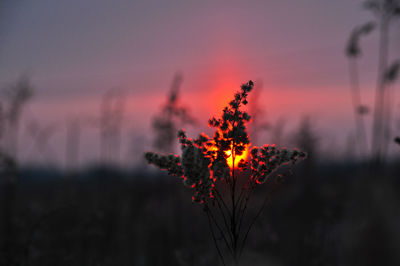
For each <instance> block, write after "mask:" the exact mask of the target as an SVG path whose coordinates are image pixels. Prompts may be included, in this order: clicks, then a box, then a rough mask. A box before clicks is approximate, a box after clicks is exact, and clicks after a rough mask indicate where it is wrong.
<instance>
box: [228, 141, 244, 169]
mask: <svg viewBox="0 0 400 266" xmlns="http://www.w3.org/2000/svg"><path fill="white" fill-rule="evenodd" d="M248 150H249V147H248V146H246V148H245V150H244V151H243V153H242V155H236V156H235V168H237V167H238V165H239V162H240V160H242V159H243V160H245V161H246V159H247V154H248ZM225 154H226V155H227V156H229V157H228V158H227V159H226V162H227V164H228V165H229V168H231V169H232V168H233V157H232V152H231V151H226V152H225Z"/></svg>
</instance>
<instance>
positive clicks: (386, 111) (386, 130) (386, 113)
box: [347, 0, 400, 166]
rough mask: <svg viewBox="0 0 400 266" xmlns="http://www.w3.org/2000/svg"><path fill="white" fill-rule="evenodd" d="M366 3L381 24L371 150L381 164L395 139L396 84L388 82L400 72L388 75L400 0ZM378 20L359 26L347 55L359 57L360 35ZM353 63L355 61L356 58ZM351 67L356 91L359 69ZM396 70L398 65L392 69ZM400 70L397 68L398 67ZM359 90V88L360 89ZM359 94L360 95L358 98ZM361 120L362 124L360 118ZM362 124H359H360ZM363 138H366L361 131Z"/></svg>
mask: <svg viewBox="0 0 400 266" xmlns="http://www.w3.org/2000/svg"><path fill="white" fill-rule="evenodd" d="M364 7H365V8H366V9H368V10H370V11H371V12H372V13H373V14H374V15H375V17H376V18H377V23H376V24H377V25H378V26H379V59H378V60H379V61H378V73H377V82H376V92H375V103H374V109H373V126H372V139H371V151H372V157H373V158H372V159H373V160H372V161H373V164H374V165H375V166H379V165H381V164H382V162H384V160H385V157H386V154H387V148H388V143H389V140H390V139H391V137H390V134H391V132H390V131H391V125H390V123H391V113H392V108H393V106H392V105H393V104H392V103H391V102H392V101H393V99H392V88H391V86H388V85H389V84H390V83H392V82H393V81H394V79H395V77H396V76H397V75H389V76H390V77H393V79H390V82H389V80H388V79H387V77H388V76H387V73H391V74H393V71H391V69H392V67H389V63H388V62H389V60H388V54H389V28H390V24H391V22H392V21H393V19H394V18H396V17H400V2H399V1H398V0H367V1H365V2H364ZM374 25H375V23H374V22H369V23H367V24H365V25H364V26H362V27H360V28H358V29H356V30H355V31H354V32H353V33H352V35H351V37H350V42H349V45H348V49H347V55H348V56H349V57H350V58H355V57H357V56H358V55H359V54H360V48H359V44H358V39H359V38H360V36H362V35H365V34H368V33H369V32H371V30H372V29H373V28H374ZM351 61H353V64H355V60H351ZM352 68H353V70H350V71H351V73H350V75H351V78H352V80H353V81H352V83H353V85H352V86H353V88H354V89H353V91H355V90H358V89H357V88H356V87H358V77H357V71H356V70H354V68H356V67H354V66H353V67H352ZM392 70H394V69H392ZM396 71H397V70H396ZM358 91H359V90H358ZM353 95H354V96H353V102H354V101H355V102H356V103H357V101H358V99H359V97H358V96H357V92H356V91H355V92H354V93H353ZM357 98H358V99H357ZM357 121H358V122H357V124H360V122H359V119H358V120H357ZM357 127H358V128H359V127H360V126H359V125H358V126H357ZM358 134H359V133H358ZM358 137H360V141H361V139H362V138H363V136H362V135H359V136H358Z"/></svg>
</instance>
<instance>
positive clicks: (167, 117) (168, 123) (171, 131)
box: [152, 73, 196, 152]
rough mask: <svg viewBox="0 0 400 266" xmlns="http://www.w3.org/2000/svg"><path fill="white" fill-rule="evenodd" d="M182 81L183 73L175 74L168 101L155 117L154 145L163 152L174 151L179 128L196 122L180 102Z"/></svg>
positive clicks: (153, 124) (153, 125)
mask: <svg viewBox="0 0 400 266" xmlns="http://www.w3.org/2000/svg"><path fill="white" fill-rule="evenodd" d="M182 81H183V77H182V75H181V74H180V73H177V74H175V76H174V79H173V81H172V85H171V89H170V92H169V95H168V99H167V102H166V104H165V105H164V106H163V107H162V109H161V111H160V113H159V114H158V115H157V116H155V117H154V119H153V123H152V127H153V129H154V132H155V134H156V135H155V139H154V144H153V145H154V147H155V148H156V149H158V150H159V151H162V152H174V140H175V136H176V133H177V132H178V128H179V127H181V126H183V125H185V124H194V123H195V122H196V120H195V119H194V118H193V117H192V116H191V115H190V114H189V109H188V108H187V107H185V106H183V105H181V104H180V103H179V89H180V87H181V84H182Z"/></svg>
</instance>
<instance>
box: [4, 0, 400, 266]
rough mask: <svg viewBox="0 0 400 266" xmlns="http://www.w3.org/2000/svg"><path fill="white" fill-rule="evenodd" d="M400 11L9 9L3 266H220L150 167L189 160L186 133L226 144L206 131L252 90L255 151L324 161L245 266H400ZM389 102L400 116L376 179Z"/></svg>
mask: <svg viewBox="0 0 400 266" xmlns="http://www.w3.org/2000/svg"><path fill="white" fill-rule="evenodd" d="M368 3H377V4H378V6H379V5H385V4H387V5H389V4H390V5H391V4H393V6H394V11H393V15H392V16H393V17H391V19H390V22H388V25H387V35H385V36H386V37H387V40H386V42H383V43H384V45H387V49H386V54H387V62H386V63H385V67H387V69H389V67H390V66H391V65H392V63H393V66H394V68H393V70H394V74H395V75H394V78H393V80H390V82H389V81H388V82H387V83H385V84H383V83H384V82H383V81H382V79H381V77H382V76H383V74H382V73H383V70H382V69H381V68H380V67H381V66H382V64H381V65H380V63H379V62H381V61H379V60H380V59H381V58H382V27H381V26H382V24H384V22H383V21H384V20H383V19H382V16H380V13H379V12H377V11H376V10H374V8H373V7H372V8H371V5H370V8H369V9H368V8H366V5H367V4H368ZM396 5H397V7H400V3H399V2H398V1H394V0H377V1H347V0H336V1H308V0H298V1H289V0H279V1H278V0H270V1H253V0H251V1H200V2H199V1H153V0H149V1H127V0H114V1H107V0H97V1H80V0H59V1H48V0H37V1H27V0H14V1H9V0H3V1H1V2H0V87H1V94H0V107H1V108H0V133H1V135H0V151H1V166H0V168H1V176H0V186H1V196H2V199H1V201H0V202H1V214H0V217H1V221H0V225H1V228H2V231H1V235H0V242H1V247H0V248H1V249H0V265H219V261H218V256H217V254H216V251H215V249H214V248H213V243H212V239H211V235H210V233H209V230H208V227H207V226H208V225H207V220H206V217H205V216H204V214H203V212H202V209H201V207H200V206H198V205H196V204H192V203H191V200H190V198H191V194H190V190H189V189H187V188H184V187H183V186H182V185H181V182H180V180H178V179H176V178H174V177H169V176H167V175H166V174H165V173H162V172H160V171H158V170H157V169H155V168H154V167H151V166H148V165H147V163H146V162H145V160H144V158H143V153H144V152H145V151H148V150H154V151H160V152H164V153H172V152H175V153H179V147H178V142H177V140H176V139H175V134H176V132H177V130H178V129H179V128H185V129H186V130H187V131H188V135H189V136H192V137H195V136H196V135H197V134H198V133H200V132H206V133H207V134H209V135H211V134H212V130H211V129H210V128H208V127H207V121H208V118H209V117H211V116H213V115H219V114H220V112H221V110H222V108H223V107H224V106H225V105H226V104H227V103H228V102H229V101H230V99H231V97H232V96H233V93H234V92H235V91H237V90H238V89H239V88H240V85H241V84H242V83H245V82H247V81H248V80H253V81H254V82H255V89H254V91H253V92H252V95H251V96H250V99H249V107H248V111H249V113H250V115H252V116H253V121H252V123H251V124H249V128H248V129H249V133H250V138H251V140H252V143H253V144H254V145H262V144H265V143H274V144H276V145H277V146H282V147H283V146H285V147H289V148H293V147H298V148H301V149H303V150H305V151H306V152H308V154H309V158H308V159H307V160H306V161H304V162H303V163H301V164H299V165H298V166H296V167H294V168H293V169H292V172H293V173H292V172H290V173H289V172H285V175H284V176H285V182H284V184H282V188H281V189H280V190H279V193H276V194H275V195H274V196H273V200H272V201H271V203H270V204H269V205H268V207H267V209H266V210H265V212H264V213H263V215H262V217H261V218H260V220H259V222H258V223H257V224H256V226H255V228H254V230H253V232H252V234H251V235H250V237H249V243H248V246H247V247H246V251H245V254H244V257H243V259H242V264H243V265H399V263H400V256H399V255H398V254H400V253H399V251H400V249H399V246H400V230H399V229H398V225H399V224H400V198H399V193H398V192H399V186H400V183H399V181H398V178H399V177H400V168H399V155H400V146H399V145H397V144H396V143H395V141H393V140H394V139H395V137H396V136H399V135H400V112H399V111H400V102H399V98H398V97H396V96H397V95H396V94H398V89H399V84H398V82H397V83H396V78H397V72H396V71H398V70H396V67H395V66H396V62H399V61H397V60H399V58H400V31H399V30H400V16H399V13H400V11H399V10H400V9H396ZM396 12H397V13H396ZM368 22H372V23H375V24H374V25H375V28H374V30H372V31H371V32H370V33H368V34H366V35H367V36H365V37H364V36H362V39H361V38H360V40H359V39H357V41H360V42H359V43H358V45H359V46H360V47H359V49H360V50H359V51H358V52H357V53H356V54H351V53H350V54H349V50H348V47H349V44H350V43H351V40H352V39H351V36H354V33H355V32H356V29H357V27H360V26H362V25H364V24H365V23H368ZM352 34H353V35H352ZM380 49H381V50H380ZM379 51H381V53H380V52H379ZM355 61H357V66H356V68H352V67H354V65H352V62H353V63H354V62H355ZM397 69H398V67H397ZM384 70H385V71H386V68H385V69H384ZM352 71H356V72H352ZM355 79H356V80H355ZM357 84H358V87H357ZM382 84H383V85H382ZM380 86H381V87H382V88H383V89H385V90H386V91H388V95H389V96H385V97H388V99H389V100H388V99H386V100H387V102H385V103H386V104H388V103H390V116H391V117H390V120H387V121H388V122H387V121H386V120H384V119H386V118H384V117H382V118H381V119H382V120H384V121H386V122H385V123H386V125H387V128H388V129H387V131H385V134H384V135H383V136H382V139H383V140H382V142H383V143H384V144H383V146H384V148H383V149H384V151H385V152H384V156H382V158H379V160H378V163H377V161H376V160H374V159H376V156H375V155H376V149H377V148H376V147H375V146H374V145H375V144H374V141H373V138H374V133H373V129H374V126H375V123H376V121H380V118H379V117H378V118H374V117H375V116H374V115H375V113H374V111H375V109H374V108H375V103H376V102H375V101H376V97H377V95H376V94H375V92H376V88H377V87H378V88H381V87H380ZM355 88H358V89H359V90H360V95H361V102H358V103H357V102H356V103H355V102H354V91H355ZM389 93H390V94H389ZM171 110H178V111H177V112H175V113H174V112H173V111H171ZM355 110H358V111H357V112H356V113H355ZM360 110H362V111H360ZM355 118H356V119H355ZM360 118H362V120H363V123H364V131H363V135H360V131H359V129H360V128H359V124H357V121H359V120H357V119H360ZM355 121H356V122H355ZM374 121H375V122H374ZM388 125H389V126H388ZM362 141H364V142H362ZM265 193H266V190H263V189H262V188H260V190H259V191H258V192H257V194H256V196H255V200H254V205H253V206H257V203H258V199H259V198H260V197H262V195H263V194H265Z"/></svg>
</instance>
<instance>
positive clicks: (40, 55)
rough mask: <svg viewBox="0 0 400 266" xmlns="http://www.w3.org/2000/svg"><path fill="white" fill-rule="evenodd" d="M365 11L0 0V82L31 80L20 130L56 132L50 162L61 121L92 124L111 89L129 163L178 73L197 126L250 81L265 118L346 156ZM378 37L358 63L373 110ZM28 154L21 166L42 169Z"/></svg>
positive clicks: (329, 6)
mask: <svg viewBox="0 0 400 266" xmlns="http://www.w3.org/2000/svg"><path fill="white" fill-rule="evenodd" d="M90 2H91V3H90ZM294 3H295V5H294ZM361 5H362V1H348V0H335V1H326V0H325V1H323V0H322V1H321V0H319V1H317V0H313V1H312V0H297V1H293V0H274V1H265V0H263V1H251V0H249V1H216V0H213V1H161V0H160V1H152V0H148V1H140V2H139V1H128V0H125V1H123V0H113V1H109V0H96V1H82V0H59V1H52V0H35V1H27V0H18V1H5V2H3V3H2V4H0V37H1V39H0V85H2V86H5V85H6V84H8V83H10V82H12V81H13V80H15V79H16V78H17V77H18V76H19V75H20V74H21V73H23V72H27V73H28V74H29V75H30V77H31V80H32V83H33V85H34V86H35V89H36V91H35V98H34V99H33V100H32V102H31V103H30V105H29V107H28V109H27V112H26V114H25V117H24V121H26V123H29V121H32V120H37V121H39V122H40V123H41V124H42V126H45V125H48V124H54V125H55V127H56V128H57V131H55V134H54V136H53V137H52V139H51V141H50V146H51V149H52V150H53V151H52V153H54V156H53V155H52V156H47V157H50V158H51V159H52V160H53V163H56V164H58V165H63V164H64V146H65V144H64V143H65V123H66V121H67V120H68V119H69V118H70V117H71V116H77V115H78V116H80V117H96V116H98V113H99V108H100V107H99V106H100V101H101V97H102V95H103V94H104V93H105V92H106V91H107V90H108V89H110V88H119V89H122V90H123V91H124V92H125V95H126V99H127V112H126V120H125V121H126V122H125V124H126V126H125V128H124V139H123V148H122V150H121V156H122V157H123V158H124V161H125V162H129V160H131V159H132V158H131V157H130V155H129V154H130V151H132V149H131V148H130V146H131V143H132V139H133V140H137V139H140V140H143V141H141V143H142V144H143V145H141V146H140V147H136V148H134V149H133V150H134V151H136V152H137V151H140V149H142V148H146V147H149V141H151V136H150V135H149V132H150V131H149V128H150V119H151V117H152V116H153V115H154V114H155V113H156V112H157V110H158V109H159V107H160V105H161V104H162V103H163V101H164V98H165V95H166V93H167V90H168V88H169V86H170V83H171V81H172V78H173V75H174V73H176V72H177V71H180V72H181V73H182V74H183V76H184V82H183V85H182V101H184V102H185V103H186V104H188V105H189V104H190V102H193V104H192V105H191V110H192V111H193V113H194V114H195V115H196V116H197V117H198V119H199V120H200V121H201V122H204V125H205V123H206V121H207V118H208V117H209V116H210V115H212V114H213V113H216V112H217V110H219V109H220V108H221V107H222V104H223V102H224V101H225V97H227V99H226V101H228V100H229V96H230V95H231V94H232V93H233V91H234V90H236V89H238V88H239V85H240V84H241V83H243V82H246V81H247V80H249V79H253V80H256V81H262V83H263V85H264V86H263V87H264V88H263V92H262V94H261V96H260V104H263V105H264V108H265V110H266V111H267V113H268V119H269V120H270V121H276V120H277V119H279V118H285V119H286V120H287V121H288V128H287V130H288V131H290V129H291V128H293V127H294V126H296V125H297V124H298V123H299V121H300V118H301V117H302V116H303V115H311V117H312V118H314V120H315V127H316V129H317V131H318V133H320V134H321V135H323V136H325V138H326V140H327V141H324V143H325V147H323V148H325V149H328V148H329V146H332V145H337V146H338V147H341V148H340V149H344V148H343V147H344V144H345V141H346V138H347V136H348V135H349V134H351V132H352V131H353V124H352V122H353V120H352V113H351V106H350V99H349V97H348V95H349V92H348V73H347V61H346V58H345V56H344V53H343V51H344V46H345V43H346V41H347V39H348V36H349V33H350V31H351V30H352V29H353V27H354V26H356V25H360V24H362V23H364V22H367V21H369V20H372V19H373V16H372V15H371V14H370V13H369V12H368V11H365V10H363V9H362V8H361ZM398 30H399V23H397V24H396V28H393V30H392V32H391V35H392V43H391V47H392V50H391V56H392V57H393V58H395V57H396V56H397V57H398V56H399V52H400V49H399V47H400V45H399V44H400V34H399V31H398ZM376 38H377V35H376V33H375V34H373V35H371V36H370V37H368V38H367V39H365V41H364V42H363V48H364V54H365V56H364V57H363V58H362V61H361V62H362V63H361V73H362V74H361V78H362V85H363V90H364V95H363V96H364V99H365V103H366V104H369V105H371V104H372V96H373V89H374V80H375V76H376V74H375V71H376V64H375V62H376V60H377V53H376V51H377V45H376ZM231 92H232V93H231ZM221 98H222V99H221ZM396 111H398V109H397V110H396ZM397 113H398V112H397ZM198 130H200V131H201V130H205V127H201V126H200V127H199V128H198ZM23 134H24V133H23V132H22V133H21V135H23ZM22 138H24V137H22ZM25 141H26V142H27V143H29V139H27V140H25ZM266 141H268V138H267V137H266ZM81 142H82V147H81V150H82V156H81V158H80V160H81V163H82V164H83V163H85V162H93V161H96V160H97V159H98V154H99V151H98V149H99V148H98V133H97V129H96V128H95V127H88V128H87V129H84V133H83V135H82V140H81ZM27 145H28V144H27ZM48 153H49V154H50V153H51V152H50V151H49V152H48ZM32 154H34V151H33V152H25V154H22V155H21V157H23V158H21V159H22V160H25V161H32V160H33V159H35V161H39V162H45V161H46V160H48V158H47V159H46V156H44V157H43V158H33V157H35V156H33V155H32Z"/></svg>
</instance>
